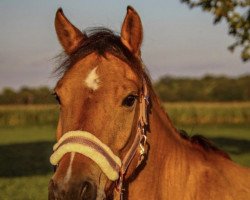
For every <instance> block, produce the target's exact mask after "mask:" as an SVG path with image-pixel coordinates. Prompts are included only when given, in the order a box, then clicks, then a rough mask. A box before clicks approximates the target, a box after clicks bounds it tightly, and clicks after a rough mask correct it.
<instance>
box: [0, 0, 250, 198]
mask: <svg viewBox="0 0 250 200" xmlns="http://www.w3.org/2000/svg"><path fill="white" fill-rule="evenodd" d="M225 2H226V3H225ZM230 2H232V1H231V0H229V1H222V0H221V1H220V0H218V1H216V3H215V1H213V0H197V1H195V2H193V1H189V0H169V1H164V0H157V1H149V0H144V1H132V0H131V1H117V0H107V1H97V0H92V1H86V0H74V1H67V0H56V1H49V0H44V1H31V0H23V1H18V0H12V1H8V0H1V1H0V25H1V29H0V45H1V48H0V163H1V165H0V199H8V200H9V199H11V200H14V199H18V200H19V199H25V200H27V199H32V200H33V199H36V200H37V199H38V200H39V199H46V198H47V185H48V181H49V178H50V176H51V175H52V167H51V166H50V164H49V156H50V154H51V152H52V145H53V143H54V142H55V128H56V123H57V118H58V112H59V111H58V106H57V105H56V101H55V99H54V97H53V96H52V95H51V93H52V92H53V87H54V85H55V83H56V81H57V78H56V77H55V76H54V75H53V73H52V72H53V70H54V69H55V67H57V66H58V61H57V59H56V57H57V55H59V54H60V53H61V51H62V48H61V47H60V45H59V43H58V41H57V37H56V34H55V31H54V15H55V12H56V10H57V9H58V8H59V7H62V8H63V10H64V13H65V15H66V16H67V17H68V18H69V19H70V20H71V22H72V23H73V24H75V25H76V26H77V27H78V28H79V29H80V30H84V29H86V28H89V27H93V26H105V27H108V28H110V29H112V30H114V31H116V32H117V33H119V32H120V27H121V24H122V22H123V19H124V16H125V14H126V7H127V5H132V6H133V7H134V8H135V9H136V10H137V12H138V13H139V15H140V17H141V20H142V23H143V27H144V42H143V46H142V57H143V60H144V63H145V64H146V66H147V68H148V71H149V73H150V75H151V77H152V81H153V83H154V87H155V90H156V92H157V94H158V95H159V96H160V98H161V100H162V102H163V105H164V108H165V109H166V111H167V113H168V114H169V115H170V118H171V119H172V120H173V122H174V124H175V125H176V126H177V128H179V129H185V130H186V131H187V132H188V133H189V134H190V135H194V134H197V133H199V134H202V135H204V136H206V137H208V138H209V139H211V140H212V141H213V142H214V143H215V144H216V145H217V146H219V147H220V148H222V149H223V150H226V151H227V152H229V153H230V155H231V157H232V159H233V160H235V161H236V162H238V163H239V164H241V165H244V166H250V87H249V85H250V64H249V59H250V56H249V54H250V46H249V41H250V36H249V29H250V24H249V23H250V11H249V9H250V3H249V1H248V0H246V1H244V0H243V1H241V4H240V5H235V4H230ZM244 2H245V4H244ZM190 7H192V8H193V9H190Z"/></svg>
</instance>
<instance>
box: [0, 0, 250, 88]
mask: <svg viewBox="0 0 250 200" xmlns="http://www.w3.org/2000/svg"><path fill="white" fill-rule="evenodd" d="M127 5H132V6H133V7H134V8H135V9H136V10H137V12H138V13H139V15H140V17H141V20H142V24H143V29H144V41H143V45H142V58H143V60H144V63H145V64H146V66H147V68H148V70H149V72H150V74H151V77H152V79H153V80H157V79H158V78H159V77H161V76H164V75H171V76H186V77H187V76H191V77H201V76H204V75H206V74H214V75H227V76H239V75H243V74H250V64H249V63H243V62H242V61H241V59H240V51H239V50H237V51H236V52H235V53H233V54H232V53H231V52H229V51H228V50H227V47H228V46H229V45H230V44H232V43H233V42H234V39H233V38H232V37H230V36H228V34H227V25H226V23H220V24H218V25H216V26H214V25H213V23H212V22H213V17H212V15H211V14H208V13H204V12H202V11H201V10H200V9H193V10H190V9H189V8H188V7H187V6H186V5H185V4H181V3H180V1H179V0H157V1H152V0H151V1H150V0H128V1H127V0H105V1H100V0H88V1H86V0H74V1H69V0H53V1H52V0H42V1H34V0H22V1H20V0H1V1H0V27H1V29H0V46H1V48H0V89H2V88H4V87H12V88H15V89H18V88H20V87H22V86H30V87H36V86H41V85H48V86H50V87H53V85H54V84H55V82H56V78H55V77H53V75H52V71H53V69H54V68H55V67H56V66H57V62H56V59H55V57H56V56H57V55H58V54H60V52H61V51H62V48H61V46H60V45H59V42H58V41H57V36H56V34H55V30H54V17H55V12H56V10H57V9H58V8H59V7H62V8H63V10H64V13H65V15H66V16H67V17H68V18H69V19H70V21H71V22H72V23H73V24H74V25H76V26H77V27H78V28H79V29H80V30H84V29H86V28H89V27H93V26H106V27H108V28H111V29H112V30H114V31H116V32H120V27H121V24H122V22H123V19H124V16H125V14H126V7H127Z"/></svg>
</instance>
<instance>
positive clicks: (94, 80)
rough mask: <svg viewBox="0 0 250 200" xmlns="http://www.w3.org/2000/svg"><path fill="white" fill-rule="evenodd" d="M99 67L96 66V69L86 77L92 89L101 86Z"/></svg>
mask: <svg viewBox="0 0 250 200" xmlns="http://www.w3.org/2000/svg"><path fill="white" fill-rule="evenodd" d="M96 70H97V67H95V68H94V69H92V70H91V72H89V74H88V76H87V78H86V79H85V84H86V86H87V87H89V88H90V89H92V90H97V89H98V88H99V83H100V80H99V76H98V74H97V73H96Z"/></svg>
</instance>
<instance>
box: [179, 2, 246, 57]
mask: <svg viewBox="0 0 250 200" xmlns="http://www.w3.org/2000/svg"><path fill="white" fill-rule="evenodd" d="M180 1H181V2H183V3H186V4H187V5H188V6H189V7H190V8H194V7H200V8H202V9H203V11H205V12H210V13H212V14H213V15H214V24H217V23H219V22H221V20H223V19H224V20H226V22H227V24H228V33H229V35H232V36H233V37H235V40H236V41H235V42H234V43H233V44H232V45H230V46H229V47H228V49H229V50H230V51H232V52H233V51H234V49H235V48H236V47H241V48H242V51H241V58H242V60H243V61H249V60H250V0H180Z"/></svg>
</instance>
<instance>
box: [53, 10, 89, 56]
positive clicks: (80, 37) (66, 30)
mask: <svg viewBox="0 0 250 200" xmlns="http://www.w3.org/2000/svg"><path fill="white" fill-rule="evenodd" d="M55 29H56V33H57V37H58V40H59V41H60V43H61V45H62V46H63V48H64V50H65V52H66V53H67V54H71V53H73V52H74V51H75V50H76V48H77V47H78V45H79V44H80V43H81V42H83V41H84V39H85V38H86V37H87V36H85V35H84V34H83V33H82V32H81V31H80V30H79V29H77V28H76V27H75V26H74V25H73V24H71V22H70V21H69V20H68V19H67V18H66V17H65V15H64V13H63V10H62V9H61V8H59V9H58V10H57V12H56V17H55Z"/></svg>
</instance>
